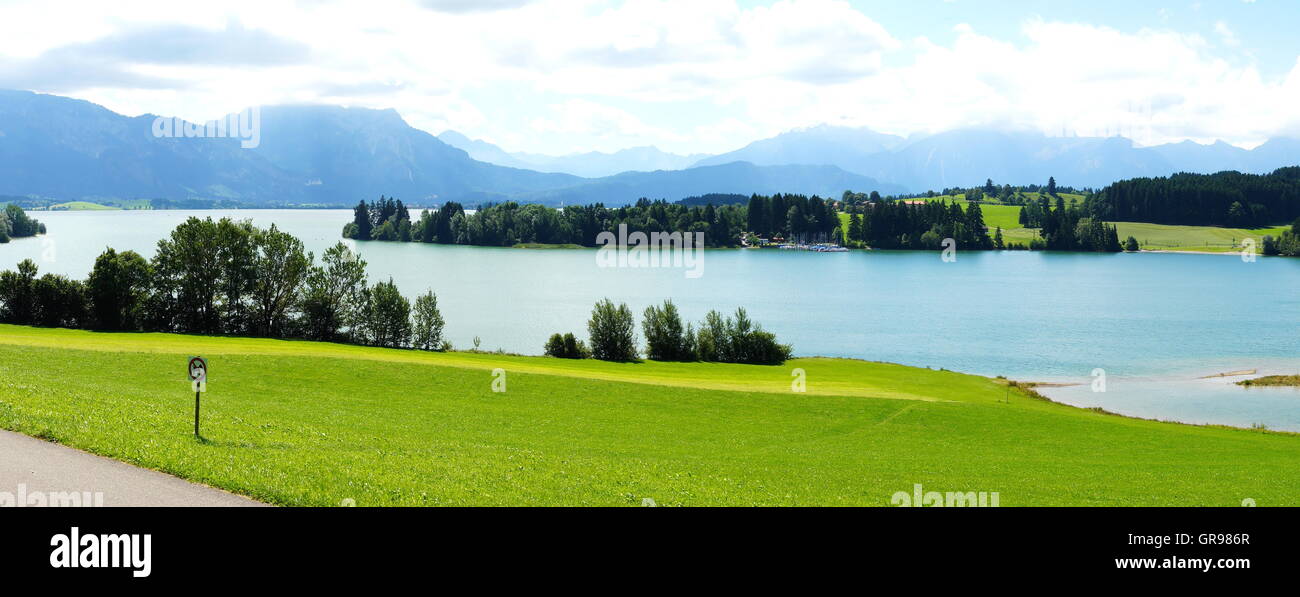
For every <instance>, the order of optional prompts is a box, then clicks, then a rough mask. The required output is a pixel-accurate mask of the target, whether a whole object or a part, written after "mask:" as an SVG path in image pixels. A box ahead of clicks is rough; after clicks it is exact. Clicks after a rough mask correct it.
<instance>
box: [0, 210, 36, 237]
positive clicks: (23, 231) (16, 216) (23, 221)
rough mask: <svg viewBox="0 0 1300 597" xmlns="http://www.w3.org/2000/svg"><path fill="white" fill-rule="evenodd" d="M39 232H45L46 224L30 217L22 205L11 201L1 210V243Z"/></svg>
mask: <svg viewBox="0 0 1300 597" xmlns="http://www.w3.org/2000/svg"><path fill="white" fill-rule="evenodd" d="M37 234H45V224H42V223H40V222H38V221H36V220H34V219H32V218H30V217H28V215H27V213H26V212H24V211H23V209H22V208H21V207H18V206H17V205H14V204H12V203H10V204H8V205H5V206H4V209H3V210H0V244H3V243H7V242H9V239H11V238H22V237H25V236H36V235H37Z"/></svg>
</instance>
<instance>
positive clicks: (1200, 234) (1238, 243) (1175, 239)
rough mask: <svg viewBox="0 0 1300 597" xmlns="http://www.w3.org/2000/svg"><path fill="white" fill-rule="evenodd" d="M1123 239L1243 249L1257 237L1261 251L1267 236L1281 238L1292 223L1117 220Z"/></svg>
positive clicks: (1165, 246) (1153, 246) (1147, 247)
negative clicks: (1244, 243)
mask: <svg viewBox="0 0 1300 597" xmlns="http://www.w3.org/2000/svg"><path fill="white" fill-rule="evenodd" d="M1115 226H1116V227H1118V228H1119V238H1120V239H1121V240H1123V239H1126V238H1128V237H1130V236H1132V237H1133V238H1136V239H1137V240H1138V243H1139V244H1140V245H1142V249H1143V250H1144V251H1209V252H1232V251H1241V250H1242V241H1243V240H1244V239H1247V238H1252V239H1255V250H1257V251H1262V250H1263V245H1264V237H1265V236H1272V237H1273V238H1278V237H1280V236H1281V235H1282V231H1284V230H1289V229H1290V226H1276V227H1273V228H1256V229H1243V228H1216V227H1213V226H1168V225H1164V224H1147V223H1142V222H1115Z"/></svg>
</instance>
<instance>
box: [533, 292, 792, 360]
mask: <svg viewBox="0 0 1300 597" xmlns="http://www.w3.org/2000/svg"><path fill="white" fill-rule="evenodd" d="M641 329H642V332H643V333H644V335H645V340H646V345H645V356H646V358H647V359H649V360H652V361H705V362H711V363H748V364H757V365H779V364H781V363H784V362H785V361H786V360H788V359H789V358H790V355H791V352H792V349H791V347H790V345H788V344H781V343H779V342H777V339H776V335H774V334H772V333H771V332H766V331H764V330H763V328H762V326H760V325H757V324H755V323H754V322H753V321H752V320H751V319H750V318H749V316H748V315H747V314H746V313H745V310H744V309H743V308H740V309H736V314H735V316H734V317H724V316H723V315H722V314H721V313H719V312H717V311H709V313H708V314H707V315H706V316H705V317H704V321H703V322H701V323H700V325H699V327H698V329H697V328H696V327H695V326H693V325H691V324H689V323H688V324H683V322H682V318H681V314H680V313H678V311H677V306H676V305H674V304H673V302H672V301H671V300H668V301H664V303H663V305H662V306H660V305H652V306H650V307H647V308H646V310H645V313H644V318H643V319H642V322H641ZM587 333H588V335H589V338H588V340H589V342H590V344H589V345H588V344H584V343H583V342H581V341H580V340H578V339H577V337H575V336H574V335H573V334H572V333H568V334H563V335H561V334H555V335H553V336H551V338H550V339H549V340H547V342H546V347H545V349H546V354H547V355H550V356H553V357H559V358H568V359H583V358H596V359H600V360H604V361H621V362H627V361H635V360H637V359H638V358H640V354H641V353H640V350H639V349H638V346H637V335H636V321H635V319H634V317H633V315H632V310H631V309H629V308H628V306H627V304H626V303H620V304H619V305H615V304H614V303H613V301H610V300H609V299H605V300H602V301H600V302H598V303H596V306H595V307H594V308H593V309H592V311H591V319H589V320H588V321H587Z"/></svg>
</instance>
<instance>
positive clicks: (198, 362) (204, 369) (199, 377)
mask: <svg viewBox="0 0 1300 597" xmlns="http://www.w3.org/2000/svg"><path fill="white" fill-rule="evenodd" d="M188 369H189V374H190V385H191V386H192V387H193V389H194V437H197V438H200V439H201V438H202V436H200V435H199V396H200V395H202V394H203V393H204V392H206V391H208V361H207V360H206V359H204V358H203V357H193V358H191V359H190V363H189V367H188Z"/></svg>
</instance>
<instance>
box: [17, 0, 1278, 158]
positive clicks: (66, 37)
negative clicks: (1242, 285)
mask: <svg viewBox="0 0 1300 597" xmlns="http://www.w3.org/2000/svg"><path fill="white" fill-rule="evenodd" d="M431 9H432V10H431ZM488 9H490V10H488ZM168 25H170V26H177V25H186V26H189V27H192V28H197V29H201V30H202V31H205V32H207V33H206V34H205V36H208V37H213V38H220V36H221V35H223V33H225V32H230V31H235V32H238V33H240V34H242V35H244V36H245V37H247V38H256V39H261V40H263V41H264V42H265V43H267V44H268V45H269V46H271V47H289V48H296V47H302V48H304V55H306V56H309V60H307V61H306V62H305V63H299V62H298V61H288V60H282V61H268V62H267V63H266V64H260V65H253V66H249V65H247V64H244V65H240V66H236V65H232V64H212V63H210V62H211V61H209V63H202V61H194V60H188V61H187V60H180V59H177V56H169V57H168V58H170V59H169V60H164V61H159V60H153V61H150V60H140V59H138V58H140V57H139V56H138V55H136V54H130V53H128V54H126V55H125V57H124V58H122V59H120V60H119V61H118V62H115V63H113V64H110V65H107V66H111V67H115V68H116V70H111V69H110V71H111V72H109V74H116V75H119V76H117V77H116V78H115V77H111V76H105V75H103V73H102V72H100V71H96V72H94V73H87V72H86V71H85V69H82V72H81V74H79V75H76V76H64V79H63V80H60V81H53V80H50V81H45V82H43V83H42V84H48V85H49V90H53V89H54V88H56V87H57V88H58V91H59V92H60V93H66V94H69V95H74V96H77V97H83V98H85V99H89V100H91V101H96V102H99V103H103V104H105V105H107V106H108V107H110V108H112V109H115V110H118V111H120V112H124V113H127V114H139V113H142V112H154V113H162V114H168V115H177V116H181V117H185V118H189V119H192V120H207V119H210V118H215V117H217V116H219V115H221V114H224V113H227V112H231V111H234V110H236V109H239V108H241V107H244V106H247V105H252V104H271V103H281V102H304V101H327V102H330V103H340V104H345V105H356V106H368V107H379V108H387V107H392V108H396V109H397V110H398V111H399V112H401V113H402V114H403V115H404V116H405V117H406V118H407V120H408V121H409V122H411V123H412V124H414V125H416V126H420V127H423V128H426V129H428V130H430V131H431V132H434V133H436V132H440V131H441V130H442V129H443V128H456V129H458V130H462V131H463V132H465V133H467V134H470V135H471V136H477V137H483V138H493V139H501V140H503V141H505V142H506V143H507V144H508V147H509V148H510V149H515V150H531V151H543V152H552V153H557V152H563V151H570V150H576V149H600V150H605V151H608V150H613V149H618V148H620V147H626V146H632V145H644V144H650V143H653V144H657V145H660V146H662V147H664V148H665V149H668V150H673V151H679V152H696V151H710V152H713V151H725V150H729V149H733V148H735V147H737V146H740V145H743V144H744V143H746V142H749V141H751V140H753V139H754V138H756V137H761V136H767V135H771V134H774V133H777V132H780V131H783V130H787V129H791V128H798V127H804V126H812V125H816V124H820V123H825V122H829V123H834V124H844V125H854V126H870V127H872V128H875V129H878V130H881V131H883V132H891V133H898V134H910V133H914V132H925V131H934V130H940V129H947V128H953V127H959V126H971V125H980V124H992V125H1006V126H1020V127H1033V128H1037V129H1040V130H1043V131H1046V132H1048V133H1060V132H1061V131H1063V130H1064V131H1065V132H1067V133H1071V134H1073V133H1078V134H1097V133H1102V134H1104V133H1106V132H1108V131H1109V132H1112V133H1114V132H1126V133H1129V134H1132V135H1134V136H1138V137H1141V138H1142V140H1143V141H1146V142H1160V141H1170V140H1181V139H1185V138H1192V139H1196V140H1200V141H1209V140H1213V139H1215V138H1222V139H1225V140H1228V141H1230V142H1235V143H1239V144H1244V145H1246V144H1251V143H1257V142H1259V141H1260V140H1262V139H1264V138H1266V137H1268V136H1271V135H1275V134H1278V133H1279V132H1283V131H1296V130H1300V108H1297V106H1296V104H1297V102H1294V98H1295V97H1297V96H1300V64H1297V66H1296V68H1295V69H1294V70H1292V71H1291V72H1290V74H1289V76H1287V77H1281V78H1267V77H1265V76H1263V75H1261V73H1260V72H1259V70H1258V69H1257V68H1255V67H1254V66H1253V63H1252V62H1251V61H1250V59H1249V55H1248V54H1244V53H1242V52H1241V51H1240V48H1239V47H1236V46H1237V45H1238V44H1241V42H1242V40H1241V37H1240V36H1238V35H1237V33H1236V32H1235V31H1234V30H1233V29H1232V28H1231V27H1229V26H1228V25H1227V23H1224V22H1220V23H1218V24H1217V25H1216V27H1215V30H1214V33H1213V38H1214V40H1215V42H1216V43H1210V42H1209V41H1207V40H1206V39H1205V38H1203V37H1201V36H1198V35H1194V34H1183V33H1178V32H1174V31H1169V30H1163V29H1162V30H1156V29H1146V30H1141V31H1137V32H1120V31H1116V30H1113V29H1108V28H1105V27H1096V26H1092V25H1087V24H1080V23H1060V22H1051V21H1043V20H1030V21H1027V22H1025V23H1024V24H1023V26H1022V27H1021V35H1018V36H1009V37H1008V36H1002V37H998V38H995V37H992V36H989V35H987V34H985V33H983V32H981V31H978V30H976V29H974V28H972V27H970V26H960V27H957V28H956V29H955V30H954V33H955V36H953V37H952V39H951V40H948V41H943V42H942V43H940V42H936V41H933V40H931V39H926V38H920V39H910V40H899V39H897V38H896V37H895V36H894V35H893V34H891V33H890V32H889V31H887V30H886V29H885V28H884V27H883V26H881V25H880V24H879V23H877V22H876V21H875V20H873V19H872V18H870V15H869V14H868V13H864V12H863V11H860V10H858V9H855V8H854V7H852V6H851V5H849V4H848V3H847V2H843V1H840V0H779V1H777V2H774V3H771V4H770V5H766V6H757V7H742V6H741V5H740V4H738V2H737V1H736V0H626V1H620V2H616V1H614V0H608V1H607V0H532V1H526V0H491V1H489V2H487V3H484V2H469V1H468V0H443V1H437V0H405V1H395V2H388V3H384V4H382V5H379V4H376V3H367V2H360V1H349V0H338V1H318V2H306V1H293V0H282V1H275V0H229V1H228V2H226V3H224V4H223V5H221V8H220V9H217V10H213V9H211V8H210V7H208V6H205V5H200V4H197V3H194V4H189V3H176V2H170V1H164V0H140V1H137V2H130V3H101V2H91V1H87V2H83V3H78V4H77V5H76V6H75V7H71V6H70V7H68V8H66V9H64V10H60V11H57V13H56V12H55V11H50V10H49V9H48V7H47V6H46V4H45V3H44V2H43V1H40V0H16V1H13V2H8V3H6V4H3V5H0V65H5V66H3V67H0V86H4V85H5V81H4V76H5V73H6V72H9V73H11V75H12V73H19V72H26V73H28V74H30V73H31V72H34V71H32V70H31V69H28V70H27V71H22V70H21V68H19V67H21V66H22V65H36V64H39V63H40V62H39V61H41V60H46V61H48V60H50V59H51V57H59V56H63V57H67V56H68V55H70V54H69V52H68V50H67V48H68V47H74V46H77V45H78V44H84V45H85V46H86V47H94V44H95V43H96V42H98V41H101V40H105V39H118V38H119V37H120V35H121V34H123V33H124V32H127V31H131V30H142V29H144V30H151V29H150V28H155V27H161V26H168ZM114 36H119V37H114ZM277 44H278V46H277ZM134 51H138V48H136V49H134ZM60 52H62V53H60ZM235 55H238V54H235ZM151 62H152V63H151ZM13 65H19V66H18V67H15V66H13ZM6 69H8V70H6ZM46 74H47V75H48V76H51V77H57V76H59V74H58V73H57V72H49V73H46ZM91 75H95V76H93V77H92V76H91ZM126 75H130V76H126ZM29 80H30V79H29ZM145 80H153V81H157V80H164V81H175V82H176V84H175V85H174V86H171V87H162V88H159V86H158V85H145V84H143V83H142V82H141V81H145ZM133 81H134V82H135V83H132V82H133ZM11 84H18V83H12V82H11ZM656 105H657V106H661V107H660V108H659V109H650V108H647V109H646V110H645V111H644V112H643V111H642V110H641V109H639V108H633V107H632V106H651V107H653V106H656ZM614 106H619V108H615V107H614Z"/></svg>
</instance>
